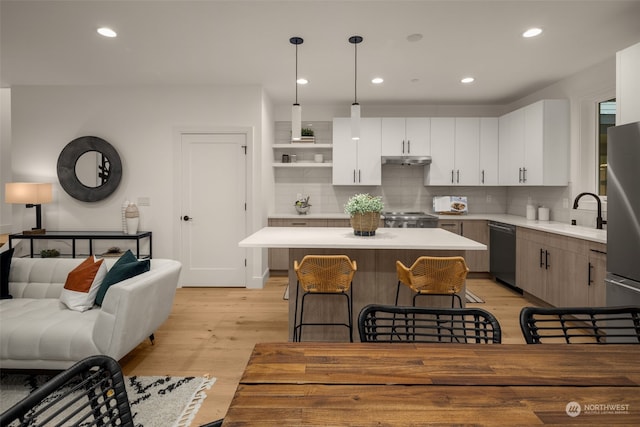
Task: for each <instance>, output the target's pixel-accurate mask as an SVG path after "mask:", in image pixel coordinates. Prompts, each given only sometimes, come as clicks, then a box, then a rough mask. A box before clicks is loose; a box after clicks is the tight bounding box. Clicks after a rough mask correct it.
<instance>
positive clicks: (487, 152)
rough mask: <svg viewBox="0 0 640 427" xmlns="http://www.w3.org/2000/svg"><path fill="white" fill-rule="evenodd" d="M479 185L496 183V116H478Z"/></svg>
mask: <svg viewBox="0 0 640 427" xmlns="http://www.w3.org/2000/svg"><path fill="white" fill-rule="evenodd" d="M480 185H498V118H497V117H482V118H480Z"/></svg>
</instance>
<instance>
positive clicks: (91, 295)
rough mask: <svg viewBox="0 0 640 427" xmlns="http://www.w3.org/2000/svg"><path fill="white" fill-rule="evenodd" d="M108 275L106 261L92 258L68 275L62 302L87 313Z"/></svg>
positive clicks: (61, 296) (61, 298) (72, 308)
mask: <svg viewBox="0 0 640 427" xmlns="http://www.w3.org/2000/svg"><path fill="white" fill-rule="evenodd" d="M106 274H107V266H106V264H104V259H101V260H99V261H96V259H95V257H93V256H90V257H89V258H87V259H85V260H84V261H83V262H82V263H81V264H80V265H78V266H77V267H76V268H74V269H73V270H71V272H69V274H68V275H67V280H66V282H65V284H64V289H63V290H62V293H61V294H60V301H62V302H63V303H64V304H65V305H66V306H67V307H69V308H70V309H71V310H76V311H86V310H89V309H90V308H92V307H93V304H94V301H95V299H96V294H97V293H98V289H99V288H100V285H101V284H102V280H103V279H104V277H105V276H106Z"/></svg>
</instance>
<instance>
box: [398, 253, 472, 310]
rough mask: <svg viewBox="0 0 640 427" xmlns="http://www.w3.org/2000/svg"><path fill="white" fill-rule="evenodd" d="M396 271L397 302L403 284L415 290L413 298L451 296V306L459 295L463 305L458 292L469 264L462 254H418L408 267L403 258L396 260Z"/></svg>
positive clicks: (462, 284)
mask: <svg viewBox="0 0 640 427" xmlns="http://www.w3.org/2000/svg"><path fill="white" fill-rule="evenodd" d="M396 271H397V273H398V289H397V290H396V305H398V296H399V295H400V285H405V286H407V287H408V288H409V289H411V291H412V292H414V293H415V294H414V295H413V305H414V306H415V305H416V298H417V297H419V296H430V295H449V296H451V307H452V308H453V307H454V305H455V299H456V298H457V299H458V302H459V303H460V307H462V299H461V298H460V295H458V293H459V292H460V291H461V290H462V288H463V286H464V282H465V280H466V278H467V274H468V273H469V267H467V263H466V262H465V261H464V258H463V257H461V256H456V257H431V256H422V257H419V258H418V259H417V260H416V261H415V262H414V263H413V265H412V266H411V267H406V266H405V265H404V264H403V263H402V262H400V261H396Z"/></svg>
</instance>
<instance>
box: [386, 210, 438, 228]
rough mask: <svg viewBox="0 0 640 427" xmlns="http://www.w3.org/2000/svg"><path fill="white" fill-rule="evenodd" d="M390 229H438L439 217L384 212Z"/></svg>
mask: <svg viewBox="0 0 640 427" xmlns="http://www.w3.org/2000/svg"><path fill="white" fill-rule="evenodd" d="M382 216H383V217H384V226H385V227H388V228H436V227H438V217H437V216H436V215H433V214H429V213H426V212H382Z"/></svg>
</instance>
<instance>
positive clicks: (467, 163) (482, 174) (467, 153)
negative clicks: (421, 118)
mask: <svg viewBox="0 0 640 427" xmlns="http://www.w3.org/2000/svg"><path fill="white" fill-rule="evenodd" d="M497 138H498V132H497V119H495V118H478V117H458V118H452V117H434V118H432V119H431V157H432V160H431V165H430V166H429V169H428V171H427V173H426V174H425V184H426V185H467V186H469V185H483V184H484V185H496V184H495V183H496V182H497V154H498V152H497V148H498V139H497Z"/></svg>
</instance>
